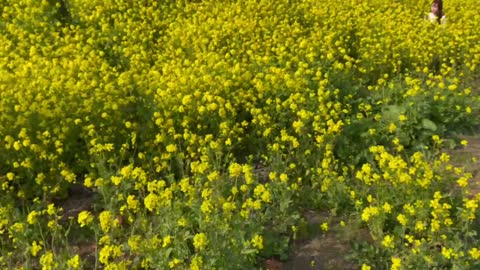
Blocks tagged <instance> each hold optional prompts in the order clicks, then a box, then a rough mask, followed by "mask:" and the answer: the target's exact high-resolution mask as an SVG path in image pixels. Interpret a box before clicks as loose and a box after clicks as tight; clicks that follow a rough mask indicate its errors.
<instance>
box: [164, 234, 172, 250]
mask: <svg viewBox="0 0 480 270" xmlns="http://www.w3.org/2000/svg"><path fill="white" fill-rule="evenodd" d="M172 239H173V238H172V237H171V236H170V235H167V236H165V237H163V239H162V242H163V244H162V247H163V248H166V247H168V245H170V244H171V243H172Z"/></svg>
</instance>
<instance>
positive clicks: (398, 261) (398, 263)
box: [390, 257, 402, 270]
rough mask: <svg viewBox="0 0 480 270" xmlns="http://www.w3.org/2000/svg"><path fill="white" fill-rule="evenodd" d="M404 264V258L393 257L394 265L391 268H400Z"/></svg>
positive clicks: (393, 269) (395, 269) (392, 269)
mask: <svg viewBox="0 0 480 270" xmlns="http://www.w3.org/2000/svg"><path fill="white" fill-rule="evenodd" d="M401 266H402V259H400V258H396V257H392V267H391V268H390V269H391V270H399V269H400V268H401Z"/></svg>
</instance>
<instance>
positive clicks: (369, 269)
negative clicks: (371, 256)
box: [362, 264, 372, 270]
mask: <svg viewBox="0 0 480 270" xmlns="http://www.w3.org/2000/svg"><path fill="white" fill-rule="evenodd" d="M362 270H372V267H371V266H368V265H366V264H362Z"/></svg>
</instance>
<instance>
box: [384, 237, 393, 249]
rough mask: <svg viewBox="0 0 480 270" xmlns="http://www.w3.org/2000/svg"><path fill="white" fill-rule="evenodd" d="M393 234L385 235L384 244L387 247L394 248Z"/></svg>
mask: <svg viewBox="0 0 480 270" xmlns="http://www.w3.org/2000/svg"><path fill="white" fill-rule="evenodd" d="M393 239H394V238H393V236H390V235H388V234H387V235H385V236H384V237H383V240H382V246H384V247H386V248H394V243H393Z"/></svg>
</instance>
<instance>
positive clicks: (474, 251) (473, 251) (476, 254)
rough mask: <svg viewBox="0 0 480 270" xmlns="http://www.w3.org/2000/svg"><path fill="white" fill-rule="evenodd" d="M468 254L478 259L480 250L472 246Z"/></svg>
mask: <svg viewBox="0 0 480 270" xmlns="http://www.w3.org/2000/svg"><path fill="white" fill-rule="evenodd" d="M468 254H470V256H471V257H472V259H474V260H478V258H480V250H479V249H478V248H476V247H475V248H472V249H470V250H469V251H468Z"/></svg>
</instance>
